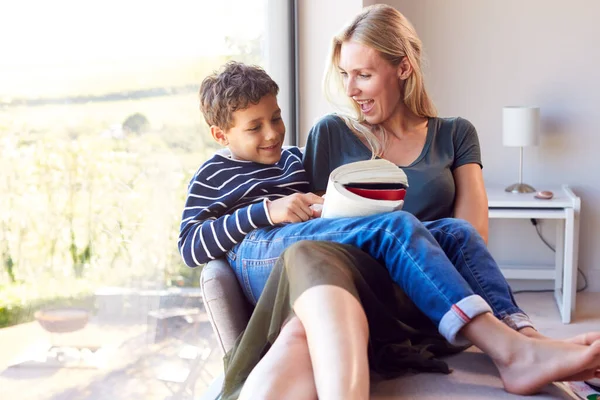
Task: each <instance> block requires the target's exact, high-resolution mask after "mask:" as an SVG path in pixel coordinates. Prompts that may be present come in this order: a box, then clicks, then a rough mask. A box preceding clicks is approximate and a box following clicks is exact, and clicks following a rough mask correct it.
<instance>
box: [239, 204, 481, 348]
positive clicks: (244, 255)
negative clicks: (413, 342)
mask: <svg viewBox="0 0 600 400" xmlns="http://www.w3.org/2000/svg"><path fill="white" fill-rule="evenodd" d="M300 240H326V241H334V242H338V243H345V244H350V245H353V246H355V247H358V248H360V249H362V250H363V251H366V252H367V253H369V254H370V255H371V256H372V257H373V258H375V259H376V260H378V261H379V262H380V263H381V264H383V265H385V266H386V267H387V269H388V271H389V272H390V276H391V277H392V280H393V281H394V282H396V284H398V285H399V286H400V287H401V288H402V289H403V290H404V292H405V293H406V294H407V295H408V296H409V297H410V298H411V299H412V300H413V302H414V303H415V304H416V305H417V307H418V308H419V309H420V310H421V311H423V312H424V313H425V314H426V315H427V316H428V317H429V318H430V319H431V320H432V321H433V322H434V323H435V324H436V325H437V326H438V329H439V331H440V333H441V334H442V335H444V337H446V339H448V340H449V341H450V342H455V339H456V334H457V332H458V331H459V330H460V329H461V328H462V326H464V325H465V324H466V323H467V322H468V321H470V319H471V318H473V317H474V316H476V315H479V314H481V313H484V312H488V311H490V308H489V306H488V305H487V304H486V303H485V301H484V300H483V299H482V298H481V297H480V296H477V295H475V294H474V293H473V291H472V290H471V288H470V287H469V285H468V283H467V282H466V281H465V280H464V279H463V278H462V277H461V276H460V274H459V273H458V272H457V271H456V269H455V268H454V267H453V265H452V264H451V262H450V261H449V260H448V258H447V257H446V255H445V254H444V252H443V251H442V249H441V248H440V246H439V245H438V243H437V242H436V241H435V239H434V238H433V236H432V235H431V234H430V233H429V231H428V230H427V229H425V227H424V226H423V224H422V223H421V222H420V221H419V220H417V219H416V218H415V217H414V216H413V215H411V214H409V213H406V212H401V211H400V212H393V213H389V214H386V215H385V217H384V216H382V215H374V216H369V217H361V218H340V219H322V218H316V219H313V220H310V221H307V222H304V223H299V224H287V225H282V226H278V227H273V228H263V229H257V230H255V231H253V232H252V233H250V234H249V235H248V236H247V237H246V238H245V239H244V241H243V242H242V243H241V244H240V245H239V246H238V247H237V248H236V249H235V251H232V252H230V262H231V263H232V265H234V268H235V269H236V271H238V274H239V275H238V276H239V277H240V279H241V281H242V282H244V284H245V285H246V286H247V288H248V290H249V291H250V292H251V294H252V296H254V297H256V296H257V295H259V294H260V293H261V292H262V288H263V287H264V282H260V279H255V277H256V276H260V275H261V274H262V272H261V271H264V270H269V271H270V269H272V266H273V265H274V263H275V261H276V259H277V257H279V255H280V254H281V253H282V252H283V250H284V249H285V248H287V247H289V246H290V245H291V244H293V243H295V242H298V241H300ZM262 275H263V276H266V274H262ZM264 281H265V282H266V277H265V278H264ZM455 343H456V342H455Z"/></svg>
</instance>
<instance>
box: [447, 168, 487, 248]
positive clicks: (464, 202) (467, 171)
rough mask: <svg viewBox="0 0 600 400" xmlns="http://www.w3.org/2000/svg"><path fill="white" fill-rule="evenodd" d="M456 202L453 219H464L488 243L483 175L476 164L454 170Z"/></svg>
mask: <svg viewBox="0 0 600 400" xmlns="http://www.w3.org/2000/svg"><path fill="white" fill-rule="evenodd" d="M454 182H455V184H456V201H455V202H454V217H455V218H461V219H464V220H466V221H468V222H470V223H471V225H473V227H474V228H475V229H476V230H477V232H479V234H480V235H481V236H482V237H483V240H485V242H486V243H487V241H488V228H489V226H488V224H489V217H488V201H487V193H486V192H485V185H484V183H483V173H482V172H481V167H480V166H479V165H478V164H465V165H461V166H460V167H458V168H456V169H455V170H454Z"/></svg>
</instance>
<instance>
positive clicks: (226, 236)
mask: <svg viewBox="0 0 600 400" xmlns="http://www.w3.org/2000/svg"><path fill="white" fill-rule="evenodd" d="M190 198H192V199H193V200H195V199H198V197H195V195H194V194H193V193H190V196H188V201H187V202H186V208H185V210H184V214H183V215H184V218H183V221H182V223H181V231H180V234H179V243H178V245H179V252H180V253H181V257H182V258H183V261H184V262H185V264H186V265H188V266H189V267H197V266H198V265H200V264H204V263H206V262H208V261H210V260H214V259H215V258H219V257H221V256H223V255H224V254H225V253H227V252H228V251H229V250H231V249H232V248H233V246H235V245H236V244H237V243H239V242H241V241H242V240H243V239H244V237H246V235H247V234H248V233H250V232H251V231H252V230H254V229H256V228H260V227H263V226H269V225H274V224H277V223H280V222H301V221H307V220H309V219H310V218H313V217H318V216H320V211H317V210H313V209H311V208H310V206H311V205H312V204H322V203H323V199H322V198H321V197H319V196H316V195H314V194H313V193H296V194H293V195H290V196H286V197H283V198H281V199H278V200H275V201H269V200H267V199H264V200H263V201H261V202H259V203H253V204H251V205H248V206H246V207H243V208H239V209H237V210H236V211H235V212H234V213H232V214H225V215H221V216H219V217H215V216H214V215H215V214H216V212H214V211H212V209H214V208H217V207H219V206H220V204H222V203H220V204H219V203H212V204H210V205H208V206H207V207H206V208H201V211H200V212H198V211H197V210H198V209H199V207H201V206H197V205H195V206H190V205H189V204H197V203H198V202H197V201H193V200H192V201H190ZM200 200H204V201H206V200H205V199H202V198H200ZM215 204H217V205H216V206H215ZM188 210H190V211H191V210H195V211H196V212H194V213H193V215H191V216H187V217H186V211H188Z"/></svg>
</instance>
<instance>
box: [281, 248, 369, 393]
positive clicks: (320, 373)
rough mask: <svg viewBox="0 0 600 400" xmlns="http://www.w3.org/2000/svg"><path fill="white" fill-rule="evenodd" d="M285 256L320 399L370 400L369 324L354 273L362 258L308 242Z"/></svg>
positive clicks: (295, 308)
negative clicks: (357, 260)
mask: <svg viewBox="0 0 600 400" xmlns="http://www.w3.org/2000/svg"><path fill="white" fill-rule="evenodd" d="M283 257H284V265H285V268H286V272H287V276H288V279H289V282H290V301H292V302H293V303H292V305H293V308H294V312H295V313H296V315H297V316H298V318H299V319H300V320H301V321H302V324H303V326H304V329H305V331H306V337H307V340H308V348H309V351H310V358H311V360H312V366H313V371H314V377H315V383H316V387H317V393H318V394H319V399H321V400H323V399H332V400H334V399H348V400H363V399H365V400H366V399H368V398H369V360H368V356H367V345H368V340H369V326H368V323H367V316H366V315H365V312H364V309H363V307H362V304H361V303H360V302H359V300H358V294H357V293H356V286H355V284H354V281H353V278H352V276H351V274H350V273H349V272H348V271H349V269H348V265H349V264H351V263H355V262H356V260H355V259H353V258H351V257H348V256H347V255H345V253H344V252H343V251H341V250H340V249H339V248H338V247H332V246H331V245H323V244H321V243H315V242H308V241H304V242H299V243H296V244H295V245H293V246H292V247H290V248H289V249H288V250H287V251H286V253H285V254H284V256H283ZM332 283H333V284H332ZM316 310H318V312H316Z"/></svg>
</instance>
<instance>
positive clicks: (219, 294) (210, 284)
mask: <svg viewBox="0 0 600 400" xmlns="http://www.w3.org/2000/svg"><path fill="white" fill-rule="evenodd" d="M200 287H201V290H202V296H203V298H204V306H205V307H206V312H207V313H208V316H209V318H210V322H211V324H212V327H213V330H214V332H215V335H216V336H217V340H218V342H219V345H220V346H221V350H222V351H223V354H225V353H226V352H227V351H228V350H229V349H231V347H232V346H233V344H234V343H235V340H236V339H237V337H238V336H239V335H240V333H241V332H242V331H243V330H244V328H245V327H246V325H247V324H248V320H249V319H250V314H251V312H252V307H251V305H250V303H249V302H248V301H247V300H246V298H245V297H244V293H243V292H242V288H241V287H240V285H239V283H238V281H237V278H236V277H235V274H234V273H233V270H232V269H231V267H230V266H229V264H228V263H227V261H226V260H223V259H218V260H213V261H211V262H209V263H208V264H206V265H205V266H204V268H203V269H202V274H201V277H200Z"/></svg>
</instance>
